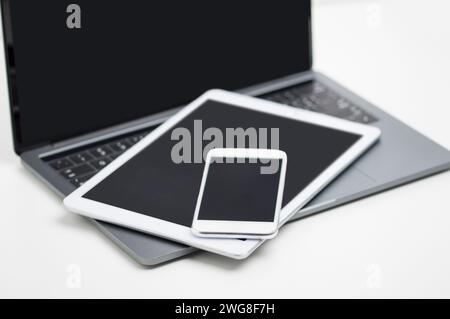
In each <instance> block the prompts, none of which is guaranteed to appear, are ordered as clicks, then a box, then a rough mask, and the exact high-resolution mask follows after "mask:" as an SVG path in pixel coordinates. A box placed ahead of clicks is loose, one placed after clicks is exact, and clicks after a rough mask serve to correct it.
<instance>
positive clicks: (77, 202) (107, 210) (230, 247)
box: [64, 89, 381, 259]
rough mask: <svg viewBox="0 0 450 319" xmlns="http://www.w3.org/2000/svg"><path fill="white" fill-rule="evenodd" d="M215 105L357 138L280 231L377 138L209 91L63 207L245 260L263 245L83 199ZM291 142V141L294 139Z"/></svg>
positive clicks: (373, 132)
mask: <svg viewBox="0 0 450 319" xmlns="http://www.w3.org/2000/svg"><path fill="white" fill-rule="evenodd" d="M209 100H212V101H218V102H222V103H226V104H230V105H233V106H235V107H241V108H244V109H247V110H251V111H254V112H262V113H266V114H271V115H275V116H280V117H285V118H289V119H293V120H296V121H300V122H306V123H312V124H314V125H319V126H323V127H328V128H333V129H336V130H341V131H343V132H349V133H354V134H358V135H360V136H361V138H359V139H358V141H356V142H355V143H354V144H353V145H352V146H351V147H350V148H349V149H347V150H346V151H345V152H344V153H343V154H341V156H339V157H338V158H337V159H336V160H335V161H334V162H333V163H332V164H331V165H330V166H328V167H327V168H326V169H324V171H323V172H322V173H321V174H320V175H318V176H317V177H316V178H315V179H314V180H313V181H312V182H311V183H310V184H309V185H308V186H306V187H305V188H304V189H303V190H302V191H301V192H300V193H299V194H297V196H296V197H294V198H293V199H292V200H291V201H290V202H289V203H288V204H287V205H286V206H284V207H283V208H282V210H281V212H280V226H281V225H283V224H284V223H286V222H287V221H288V220H289V219H290V218H291V217H292V216H293V215H294V214H295V213H296V212H297V211H299V210H300V209H301V208H302V207H303V206H304V205H306V203H308V201H310V200H311V199H312V198H313V197H314V196H315V195H316V194H317V193H319V192H320V191H321V190H322V189H323V188H324V187H325V186H326V185H328V184H329V183H330V182H331V181H332V180H333V179H334V178H335V177H336V176H338V175H339V174H340V173H341V172H342V171H343V170H344V169H345V168H347V167H348V166H349V165H350V164H351V163H353V161H354V160H355V159H357V158H358V157H359V156H360V155H361V154H363V153H364V151H366V150H367V149H368V148H369V146H371V145H372V144H373V143H375V141H376V140H377V139H378V137H379V136H380V133H381V132H380V130H379V129H378V128H376V127H373V126H368V125H363V124H359V123H356V122H350V121H347V120H342V119H339V118H336V117H332V116H328V115H324V114H320V113H315V112H310V111H305V110H302V109H298V108H294V107H291V106H286V105H281V104H278V103H275V102H271V101H267V100H262V99H258V98H254V97H250V96H245V95H241V94H237V93H232V92H228V91H223V90H218V89H214V90H210V91H207V92H206V93H204V94H203V95H201V96H200V97H199V98H197V99H196V100H194V101H193V102H192V103H190V104H189V105H188V106H186V107H185V108H183V109H182V110H180V111H179V112H178V113H176V114H175V115H174V116H172V117H171V118H170V119H168V120H167V121H166V122H164V123H163V124H161V125H160V126H158V127H157V128H156V129H154V130H153V131H152V132H150V133H149V134H148V135H147V136H146V137H144V138H143V139H142V140H141V141H140V142H138V143H136V144H135V145H134V146H132V147H131V148H130V149H129V150H128V151H126V152H125V153H123V154H122V155H121V156H119V157H118V158H117V159H115V160H114V161H112V162H111V163H110V164H109V165H108V166H106V167H105V168H104V169H103V170H101V171H100V172H98V173H97V174H96V175H94V176H93V177H92V178H91V179H89V180H88V181H87V182H86V183H85V184H83V185H82V186H81V187H79V188H77V189H76V190H75V191H74V192H72V193H71V194H70V195H69V196H67V197H66V198H65V199H64V205H65V206H66V208H67V209H68V210H70V211H72V212H75V213H78V214H81V215H84V216H87V217H90V218H94V219H98V220H102V221H106V222H109V223H112V224H117V225H121V226H124V227H128V228H131V229H135V230H138V231H142V232H145V233H148V234H152V235H156V236H159V237H162V238H166V239H169V240H174V241H177V242H180V243H183V244H186V245H190V246H193V247H197V248H200V249H203V250H207V251H210V252H214V253H217V254H221V255H224V256H228V257H231V258H235V259H243V258H246V257H248V256H249V255H250V254H251V253H252V252H253V251H254V250H255V249H256V248H257V247H259V246H260V245H261V244H262V243H263V242H264V241H263V240H256V239H248V240H238V239H217V238H199V237H197V236H195V235H194V234H192V231H191V227H186V226H184V225H179V224H176V223H173V222H170V221H165V220H162V219H159V218H155V217H152V216H147V215H143V214H140V213H137V212H134V211H131V210H127V209H123V208H119V207H116V206H113V205H109V204H107V203H102V202H99V201H95V200H91V199H88V198H85V197H83V196H84V195H85V194H86V193H87V192H89V191H90V190H91V189H92V188H94V187H95V186H96V185H98V184H99V183H100V182H102V181H103V180H104V179H106V178H107V177H108V176H109V175H110V174H112V173H113V172H114V171H116V170H117V169H119V168H120V167H121V166H122V165H124V164H125V163H127V162H128V160H130V159H131V158H133V157H134V156H135V155H137V154H138V153H139V152H141V151H142V150H144V149H145V148H147V147H149V145H151V144H152V143H153V142H155V141H156V140H157V139H158V138H159V137H161V136H162V135H163V134H165V133H166V132H167V131H169V130H171V129H173V128H174V127H176V125H177V124H178V123H179V122H180V121H182V120H183V119H184V118H186V117H187V116H189V115H190V114H191V113H192V112H194V111H195V110H196V109H197V108H199V107H200V106H202V105H203V104H204V103H205V102H206V101H209ZM293 138H295V137H293Z"/></svg>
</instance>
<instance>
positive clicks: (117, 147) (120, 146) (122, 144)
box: [109, 141, 131, 152]
mask: <svg viewBox="0 0 450 319" xmlns="http://www.w3.org/2000/svg"><path fill="white" fill-rule="evenodd" d="M130 146H131V145H130V144H129V143H128V142H127V141H119V142H114V143H111V144H109V147H111V149H113V150H114V151H115V152H124V151H126V150H127V149H129V148H130Z"/></svg>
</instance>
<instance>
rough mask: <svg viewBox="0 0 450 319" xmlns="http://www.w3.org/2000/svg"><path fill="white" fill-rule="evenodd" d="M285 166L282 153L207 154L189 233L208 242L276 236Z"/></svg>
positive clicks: (225, 150) (226, 150) (223, 151)
mask: <svg viewBox="0 0 450 319" xmlns="http://www.w3.org/2000/svg"><path fill="white" fill-rule="evenodd" d="M286 165H287V156H286V153H285V152H283V151H280V150H268V149H243V148H236V149H231V148H216V149H212V150H210V151H209V152H208V154H207V156H206V160H205V168H204V171H203V177H202V182H201V186H200V192H199V195H198V199H197V205H196V208H195V214H194V220H193V223H192V232H193V233H194V234H195V235H196V236H200V237H209V238H211V237H215V238H262V239H267V238H272V237H274V236H275V235H276V234H277V232H278V222H279V216H280V210H281V204H282V200H283V190H284V181H285V175H286Z"/></svg>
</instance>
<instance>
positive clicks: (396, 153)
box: [1, 0, 450, 265]
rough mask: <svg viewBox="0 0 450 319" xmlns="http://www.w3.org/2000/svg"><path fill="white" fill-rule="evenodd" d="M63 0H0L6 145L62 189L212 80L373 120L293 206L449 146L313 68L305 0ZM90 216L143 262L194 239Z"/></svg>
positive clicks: (340, 197)
mask: <svg viewBox="0 0 450 319" xmlns="http://www.w3.org/2000/svg"><path fill="white" fill-rule="evenodd" d="M73 2H74V1H73V0H70V1H67V0H60V1H57V2H55V1H51V0H39V1H25V0H14V1H13V0H1V8H2V21H3V35H4V36H3V39H4V47H5V54H6V63H7V77H8V88H9V99H10V109H11V121H12V128H13V138H14V148H15V152H16V153H17V154H18V156H20V158H21V159H22V162H23V164H24V165H25V167H26V168H27V169H29V170H30V171H31V172H32V173H33V174H34V175H35V176H36V177H38V178H39V179H41V180H42V181H43V182H44V183H45V185H47V186H48V187H50V188H51V189H53V190H54V191H55V193H57V194H58V195H59V196H61V197H64V196H66V195H68V194H69V193H71V192H72V191H73V190H75V189H76V188H77V187H79V186H80V185H82V184H83V183H84V182H86V181H87V180H88V179H89V178H91V177H92V176H94V175H95V174H96V173H97V172H99V171H100V170H102V169H103V168H104V167H106V166H107V165H108V164H109V163H110V162H111V161H113V160H114V159H115V158H116V157H117V156H118V155H120V154H121V153H122V152H124V151H126V150H127V149H128V148H129V147H130V146H132V145H134V144H135V143H136V142H137V141H139V140H140V139H142V138H143V137H144V136H145V135H146V134H147V133H148V132H150V131H152V130H153V129H154V128H155V127H157V126H158V125H159V124H160V123H162V122H163V121H165V120H166V119H167V118H169V117H170V116H171V115H173V114H175V113H176V112H177V111H178V110H179V109H180V107H182V106H183V105H185V104H187V103H188V102H189V101H191V100H193V99H194V98H196V97H197V96H199V95H200V94H201V93H203V92H204V91H206V90H208V89H210V88H223V89H227V90H234V91H238V92H240V93H243V94H249V95H253V96H257V97H261V98H264V99H268V100H271V101H276V102H279V103H282V104H286V105H289V106H292V107H295V108H301V109H306V110H310V111H314V112H320V113H324V114H328V115H331V116H335V117H339V118H342V119H347V120H349V121H354V122H358V123H365V124H369V125H373V126H376V127H378V128H380V129H381V131H382V136H381V139H380V141H379V142H378V143H377V144H376V145H375V146H374V147H373V148H372V149H371V150H369V151H368V152H367V153H366V155H365V156H363V157H362V158H360V159H359V160H358V161H357V162H355V163H354V165H352V166H351V167H350V168H349V169H347V170H346V171H345V172H344V173H343V174H341V176H340V177H339V178H338V179H337V180H335V181H334V182H333V183H332V184H331V185H330V186H329V187H327V188H326V189H325V190H324V191H322V192H321V193H320V194H319V195H318V196H316V197H315V198H314V199H313V200H312V201H311V202H310V203H309V205H308V206H306V207H305V208H303V209H302V210H300V211H299V212H297V213H296V215H295V216H294V218H293V219H298V218H302V217H305V216H308V215H311V214H314V213H318V212H321V211H324V210H326V209H330V208H332V207H335V206H337V205H341V204H344V203H347V202H350V201H353V200H356V199H358V198H361V197H364V196H368V195H371V194H374V193H377V192H380V191H383V190H386V189H388V188H392V187H395V186H398V185H401V184H404V183H407V182H411V181H413V180H416V179H419V178H422V177H425V176H428V175H431V174H435V173H438V172H441V171H444V170H447V169H449V168H450V152H449V151H448V150H446V149H445V148H443V147H441V146H439V145H438V144H436V143H434V142H433V141H431V140H429V139H428V138H427V137H425V136H423V135H421V134H420V133H418V132H417V131H415V130H414V129H412V128H410V127H408V126H407V125H405V124H403V123H402V122H401V121H399V120H397V119H395V118H394V117H392V116H391V115H389V114H388V113H386V112H384V111H383V110H381V109H379V108H377V107H376V106H374V105H372V104H370V103H368V102H367V101H365V100H363V99H362V98H360V97H358V96H357V95H355V94H354V93H352V92H350V91H349V90H347V89H345V88H344V87H342V86H341V85H339V84H338V83H336V82H334V81H333V80H331V79H329V78H327V77H326V76H324V75H322V74H319V73H317V72H315V71H314V70H313V69H312V43H311V38H312V37H311V3H310V1H306V0H305V1H284V2H276V3H274V2H271V3H270V4H266V3H263V2H249V1H245V2H242V1H239V2H238V1H230V0H229V1H222V2H218V1H214V2H211V1H195V2H192V1H177V2H172V1H127V2H126V3H125V2H123V1H111V0H109V1H88V0H77V1H76V4H75V3H73ZM292 138H298V137H296V136H292ZM308 138H311V139H314V136H311V137H308ZM93 223H94V225H96V226H97V227H98V229H100V231H101V232H103V233H104V234H105V235H106V236H107V237H109V238H110V239H111V240H113V241H114V242H115V243H116V244H117V245H118V246H119V247H121V248H122V249H123V250H125V251H126V252H127V253H128V254H129V255H130V256H132V257H133V258H134V259H135V260H136V261H137V262H139V263H141V264H143V265H157V264H160V263H163V262H167V261H169V260H172V259H174V258H177V257H180V256H184V255H187V254H189V253H192V252H194V251H195V250H196V249H194V248H192V247H188V246H184V245H181V244H178V243H174V242H171V241H168V240H165V239H161V238H158V237H154V236H150V235H147V234H143V233H140V232H137V231H133V230H130V229H126V228H122V227H119V226H114V225H111V224H107V223H104V222H99V221H95V220H93Z"/></svg>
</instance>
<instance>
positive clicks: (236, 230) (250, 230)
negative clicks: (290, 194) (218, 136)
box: [192, 148, 287, 239]
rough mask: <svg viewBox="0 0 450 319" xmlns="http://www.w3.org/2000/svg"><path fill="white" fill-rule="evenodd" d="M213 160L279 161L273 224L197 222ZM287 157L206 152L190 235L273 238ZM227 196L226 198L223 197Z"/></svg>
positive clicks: (282, 154)
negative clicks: (191, 233)
mask: <svg viewBox="0 0 450 319" xmlns="http://www.w3.org/2000/svg"><path fill="white" fill-rule="evenodd" d="M215 158H221V159H224V160H225V161H226V159H229V158H233V159H237V158H241V159H255V160H260V159H264V160H280V162H281V165H280V167H279V170H280V171H279V172H280V175H279V179H278V187H277V193H276V194H274V196H276V202H275V208H274V214H273V220H272V221H266V222H256V221H235V220H205V219H198V215H199V212H200V208H201V203H202V199H203V194H204V191H205V186H206V185H207V182H208V172H209V167H210V164H211V161H212V160H213V159H215ZM286 163H287V156H286V153H285V152H283V151H280V150H271V149H258V148H252V149H250V148H234V149H233V148H215V149H212V150H210V151H209V152H208V154H207V155H206V160H205V168H204V169H203V176H202V182H201V185H200V191H199V194H198V198H197V204H196V207H195V213H194V220H193V222H192V232H193V234H194V235H196V236H200V237H206V238H253V239H256V238H266V239H267V238H272V237H273V235H274V234H275V233H276V232H277V231H278V223H279V216H280V210H281V203H282V200H283V190H284V181H285V176H286ZM224 195H225V196H226V194H224Z"/></svg>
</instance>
